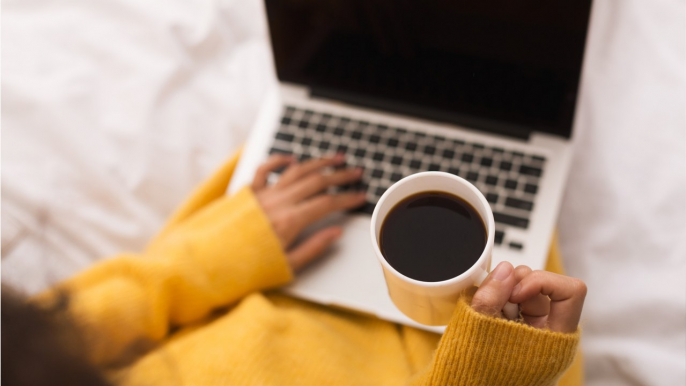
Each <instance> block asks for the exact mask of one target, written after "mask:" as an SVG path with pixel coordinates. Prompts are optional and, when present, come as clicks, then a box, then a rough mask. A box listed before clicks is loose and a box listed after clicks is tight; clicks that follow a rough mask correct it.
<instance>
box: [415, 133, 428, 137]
mask: <svg viewBox="0 0 686 386" xmlns="http://www.w3.org/2000/svg"><path fill="white" fill-rule="evenodd" d="M414 136H415V138H424V137H426V133H417V132H416V133H414Z"/></svg>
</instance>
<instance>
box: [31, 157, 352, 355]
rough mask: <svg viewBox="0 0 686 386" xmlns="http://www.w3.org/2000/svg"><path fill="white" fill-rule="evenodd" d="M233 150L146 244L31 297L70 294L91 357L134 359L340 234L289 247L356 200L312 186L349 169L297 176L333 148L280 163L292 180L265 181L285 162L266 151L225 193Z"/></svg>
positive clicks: (287, 276) (282, 279)
mask: <svg viewBox="0 0 686 386" xmlns="http://www.w3.org/2000/svg"><path fill="white" fill-rule="evenodd" d="M237 160H238V156H236V157H234V158H233V159H232V160H231V161H230V162H228V163H227V164H226V165H225V166H224V167H222V168H221V169H220V171H219V172H218V173H216V174H215V175H214V176H213V177H212V178H211V179H210V180H208V181H207V182H206V183H205V184H203V185H202V186H201V187H200V188H199V189H198V190H197V191H196V192H195V193H194V194H193V195H192V196H191V198H190V199H189V200H188V201H187V202H186V203H185V204H184V205H183V206H182V207H181V208H180V209H179V210H178V211H177V212H176V214H175V215H174V216H172V218H171V220H170V221H169V223H168V224H167V226H166V227H165V228H164V229H163V231H162V232H161V233H160V235H159V236H157V237H156V238H155V240H154V241H153V242H152V243H151V244H150V246H149V247H148V248H147V250H146V252H145V254H143V255H135V254H129V255H121V256H118V257H116V258H113V259H110V260H106V261H103V262H101V263H99V264H97V265H95V266H94V267H92V268H91V269H89V270H87V271H85V272H83V273H81V274H79V275H77V276H75V277H74V278H72V279H70V280H68V281H66V282H64V283H62V284H60V285H59V286H57V287H55V288H54V289H52V290H51V291H48V292H47V293H45V294H43V295H41V296H39V297H38V298H37V299H36V300H37V301H38V302H40V303H41V304H42V305H44V306H47V307H54V306H55V305H59V304H61V303H62V302H63V300H64V299H67V300H68V303H67V304H66V309H65V311H66V312H67V315H68V316H69V317H70V318H72V319H73V320H74V322H75V323H77V324H78V325H79V326H80V330H81V331H83V332H84V335H85V336H84V338H85V340H86V342H85V344H86V346H87V347H88V348H89V351H90V352H89V356H90V358H92V360H93V361H94V362H95V363H96V364H97V365H101V366H112V365H118V364H120V363H123V362H127V361H129V360H131V359H134V358H135V357H137V356H138V355H139V354H140V353H141V352H145V351H148V350H150V349H151V348H152V347H154V346H155V345H156V344H157V343H159V342H160V341H161V340H162V339H164V338H165V337H166V336H168V334H169V331H170V329H172V328H174V327H178V326H184V325H187V324H189V323H193V322H197V321H200V320H202V319H203V318H206V317H208V316H209V315H210V313H211V312H212V311H213V310H215V309H217V308H220V307H226V306H230V305H231V304H232V303H234V302H236V301H237V300H239V299H241V298H242V297H244V296H245V295H247V294H249V293H251V292H255V291H260V290H263V289H267V288H271V287H276V286H279V285H282V284H285V283H287V282H288V281H290V280H291V279H292V278H293V269H295V268H298V267H299V266H301V265H302V264H304V263H306V262H307V261H309V260H311V259H312V258H314V257H315V256H316V255H318V254H320V253H321V252H322V251H323V249H325V248H326V247H327V246H328V245H330V244H331V242H333V240H334V239H335V238H336V236H337V235H339V234H340V229H336V228H334V229H331V228H328V229H325V230H323V231H320V232H319V233H317V234H315V235H313V236H312V237H311V238H309V239H308V240H305V241H304V242H303V243H301V244H299V245H297V246H294V247H293V246H292V243H293V241H294V240H295V238H296V236H297V235H298V234H299V233H300V231H301V230H302V228H304V227H305V226H307V225H309V224H310V223H311V222H313V221H315V220H317V219H318V218H321V217H324V216H326V215H328V214H329V213H331V212H332V211H336V210H341V209H348V208H351V207H354V206H356V205H359V203H360V197H359V195H356V194H340V195H336V196H335V197H334V196H329V195H326V194H324V195H319V194H318V193H319V192H320V191H322V190H325V189H327V188H328V187H329V186H330V185H331V184H336V183H349V182H352V181H354V180H356V179H357V178H359V173H357V172H352V171H351V170H342V171H338V172H335V173H332V174H330V175H327V176H325V177H322V178H317V181H318V182H319V184H318V185H317V184H314V185H313V184H312V183H309V182H308V183H306V184H305V185H303V183H304V182H306V181H305V180H306V179H307V178H309V177H308V176H311V174H313V173H314V172H317V171H318V170H319V169H320V168H321V167H326V166H331V165H334V164H335V163H337V162H339V161H340V160H339V159H335V158H330V159H325V160H315V161H311V162H310V163H304V164H302V165H292V166H291V167H290V168H289V170H288V171H287V172H286V173H284V179H285V180H286V182H288V177H290V179H291V180H292V181H291V183H282V184H279V185H278V186H274V187H269V186H267V185H266V175H267V173H268V172H269V170H270V169H271V168H275V167H279V166H283V165H284V164H288V163H292V160H290V159H288V158H284V157H282V156H281V157H272V158H271V159H270V160H269V161H268V162H267V163H266V164H265V165H264V167H263V168H261V169H260V170H259V171H258V173H257V175H256V178H255V181H254V183H253V185H252V186H250V187H245V188H243V189H242V190H240V191H239V192H238V193H236V194H235V195H234V196H231V197H227V196H225V194H224V192H225V190H226V186H227V184H228V182H229V180H230V178H231V175H232V173H233V170H234V169H235V165H236V162H237ZM315 174H319V173H315ZM362 198H363V197H362ZM289 247H290V248H289Z"/></svg>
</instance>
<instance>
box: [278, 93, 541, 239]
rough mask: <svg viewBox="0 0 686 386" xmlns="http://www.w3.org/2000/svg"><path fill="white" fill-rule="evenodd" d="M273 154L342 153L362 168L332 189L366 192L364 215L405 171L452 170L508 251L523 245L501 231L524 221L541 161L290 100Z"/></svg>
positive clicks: (306, 156)
mask: <svg viewBox="0 0 686 386" xmlns="http://www.w3.org/2000/svg"><path fill="white" fill-rule="evenodd" d="M273 153H284V154H293V155H295V156H296V158H298V159H299V160H300V161H304V160H307V159H310V158H317V157H321V156H325V155H331V154H333V153H344V154H345V155H346V165H347V166H351V167H353V166H359V167H362V168H364V173H363V175H362V178H361V180H360V181H359V182H358V183H357V184H354V185H350V186H343V187H340V188H338V189H337V190H338V191H346V190H364V191H366V192H367V202H366V204H365V205H363V206H362V207H361V208H359V209H358V210H357V211H360V212H364V213H368V214H371V213H372V212H373V210H374V205H375V204H376V202H377V201H378V200H379V198H380V197H381V195H382V194H383V193H384V192H385V191H386V189H388V187H390V186H391V185H392V184H393V183H395V182H396V181H398V180H400V179H401V178H403V177H405V176H408V175H410V174H414V173H417V172H421V171H443V172H447V173H452V174H455V175H458V176H460V177H462V178H465V179H466V180H468V181H470V182H471V183H473V184H474V185H475V186H476V187H477V188H478V189H479V190H480V191H481V192H482V193H483V194H484V196H485V197H486V199H487V200H488V202H489V203H490V204H491V208H492V209H493V215H494V217H495V222H496V233H495V242H496V244H497V245H503V244H507V246H508V247H509V248H510V249H512V250H523V249H524V245H523V243H522V242H521V241H518V240H515V239H511V238H509V237H507V231H508V229H510V228H520V229H524V230H525V229H527V228H528V227H529V220H530V215H531V211H532V210H533V208H534V202H535V198H536V194H537V193H538V185H539V179H540V177H541V175H542V174H543V170H544V167H545V162H546V159H545V157H543V156H540V155H537V154H526V153H523V152H518V151H511V150H508V149H505V148H499V147H490V146H486V145H484V144H480V143H476V142H467V141H462V140H460V139H455V138H445V137H442V136H435V135H431V134H427V133H424V132H419V131H414V130H410V129H408V128H403V127H389V126H387V125H384V124H377V123H374V122H368V121H364V120H357V119H353V118H349V117H345V116H337V115H332V114H328V113H321V112H315V111H312V110H305V109H299V108H295V107H292V106H287V107H286V108H285V110H284V113H283V116H282V118H281V125H280V127H279V130H278V131H277V133H276V135H275V139H274V143H273V145H272V147H271V149H270V154H273ZM281 171H282V170H280V171H277V172H276V173H277V174H279V173H280V172H281Z"/></svg>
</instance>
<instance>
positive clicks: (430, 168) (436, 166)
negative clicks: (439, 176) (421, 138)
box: [429, 163, 441, 172]
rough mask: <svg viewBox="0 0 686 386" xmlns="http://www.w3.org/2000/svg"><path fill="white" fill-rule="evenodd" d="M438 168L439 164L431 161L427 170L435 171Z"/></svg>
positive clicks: (439, 167) (439, 168)
mask: <svg viewBox="0 0 686 386" xmlns="http://www.w3.org/2000/svg"><path fill="white" fill-rule="evenodd" d="M439 170H441V165H439V164H436V163H431V164H429V171H431V172H437V171H439Z"/></svg>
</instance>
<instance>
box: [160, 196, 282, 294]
mask: <svg viewBox="0 0 686 386" xmlns="http://www.w3.org/2000/svg"><path fill="white" fill-rule="evenodd" d="M148 255H156V256H161V258H162V259H166V260H169V259H173V260H175V261H177V262H183V263H185V264H192V266H193V267H192V270H193V271H196V272H198V273H200V274H201V275H203V276H204V277H205V278H206V279H208V280H209V282H208V284H209V285H210V286H211V287H212V288H214V289H215V290H216V291H217V292H218V293H226V294H229V293H230V294H231V297H230V299H233V298H235V296H243V295H245V294H247V293H249V292H252V291H260V290H263V289H267V288H273V287H276V286H279V285H283V284H286V283H287V282H289V281H290V280H292V279H293V272H292V271H291V268H290V266H289V265H288V261H287V260H286V255H285V253H284V251H283V248H282V246H281V244H280V242H279V240H278V238H277V236H276V234H275V233H274V230H273V229H272V226H271V223H270V221H269V219H268V218H267V216H266V214H265V213H264V211H263V210H262V207H261V206H260V204H259V203H258V201H257V199H256V197H255V195H254V194H253V192H252V190H251V189H250V188H248V187H245V188H243V189H241V190H240V191H238V192H237V193H236V194H234V195H233V196H230V197H222V198H220V199H217V200H215V201H214V202H212V203H210V204H208V205H206V206H205V207H203V208H202V209H201V210H199V211H198V212H197V213H194V214H193V215H192V216H191V217H189V218H188V219H186V220H184V221H183V222H182V223H180V224H178V225H177V226H176V227H175V228H174V229H171V230H170V231H169V232H168V233H167V234H166V235H165V237H164V238H163V239H160V240H157V242H156V243H155V244H154V245H152V246H151V247H150V248H149V249H148Z"/></svg>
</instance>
